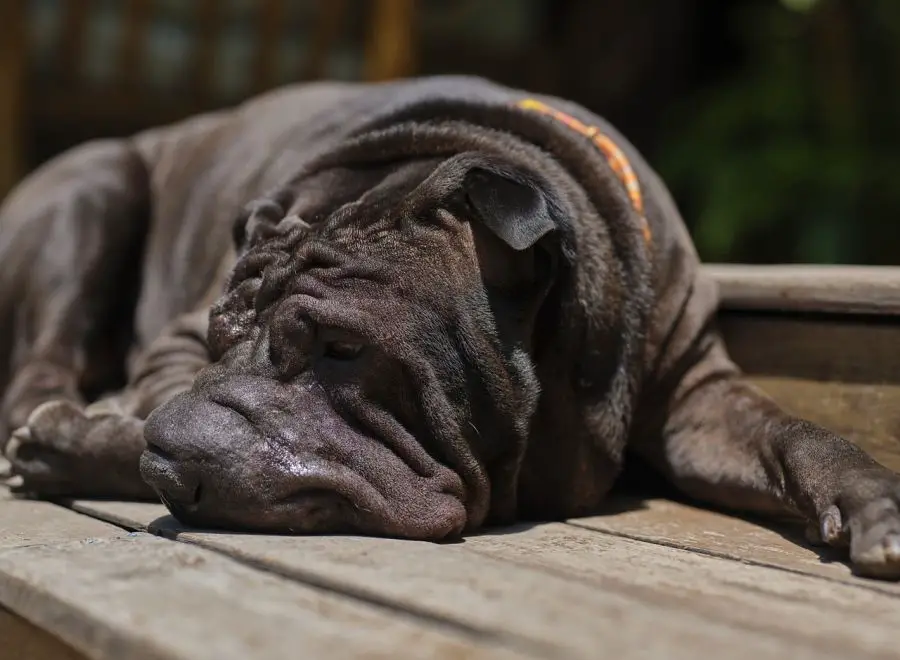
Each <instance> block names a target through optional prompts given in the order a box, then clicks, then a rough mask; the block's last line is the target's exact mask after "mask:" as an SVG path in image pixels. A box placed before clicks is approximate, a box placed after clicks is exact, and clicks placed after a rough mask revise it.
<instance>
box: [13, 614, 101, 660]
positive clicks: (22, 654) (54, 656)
mask: <svg viewBox="0 0 900 660" xmlns="http://www.w3.org/2000/svg"><path fill="white" fill-rule="evenodd" d="M2 649H9V650H12V649H15V655H16V657H18V658H25V659H26V660H87V659H86V658H85V656H83V655H82V654H81V653H79V652H78V651H76V650H75V649H73V648H71V647H70V646H67V645H65V644H63V643H62V642H61V641H59V640H58V639H56V638H55V637H53V636H52V635H48V634H47V633H46V632H44V631H43V630H41V629H40V628H38V627H37V626H34V625H32V624H30V623H29V622H28V621H26V620H25V619H23V618H22V617H20V616H16V615H15V614H13V613H12V612H10V611H9V610H4V609H3V608H0V653H2ZM0 657H3V656H0Z"/></svg>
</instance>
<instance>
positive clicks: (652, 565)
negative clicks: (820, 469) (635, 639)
mask: <svg viewBox="0 0 900 660" xmlns="http://www.w3.org/2000/svg"><path fill="white" fill-rule="evenodd" d="M466 547H467V549H469V550H470V551H472V552H476V553H484V554H487V555H489V556H491V557H497V558H502V559H503V560H505V561H514V562H517V563H519V564H522V565H525V566H529V567H534V568H541V569H544V570H547V571H552V572H554V573H556V574H561V575H566V576H568V577H569V578H570V579H572V580H578V581H580V582H581V583H583V584H588V585H594V586H595V587H596V588H598V589H603V590H609V589H617V588H621V587H620V585H627V586H628V587H629V588H631V589H633V590H635V591H637V590H638V589H643V590H646V593H647V597H648V598H654V599H655V600H656V601H657V602H666V603H667V604H668V605H669V606H670V607H672V608H673V609H676V608H678V607H682V608H685V609H690V610H691V611H693V612H697V613H701V615H702V616H703V617H704V618H705V619H706V620H707V621H708V622H709V623H710V624H712V623H717V624H723V625H729V624H730V625H733V626H735V627H740V628H741V629H744V630H748V631H750V630H752V631H756V633H757V634H759V635H766V636H771V637H774V636H776V635H780V636H782V638H783V639H785V640H790V643H791V644H792V645H794V646H795V648H803V649H804V650H806V651H813V650H814V649H815V650H821V652H823V653H829V654H836V655H838V656H843V657H853V658H860V657H863V656H865V655H871V656H872V657H876V656H880V657H898V654H900V649H898V647H897V638H896V630H897V627H898V626H900V595H897V594H894V595H891V594H887V593H884V592H880V591H875V590H868V589H865V588H860V587H858V586H852V585H847V584H841V583H837V582H831V581H827V580H823V579H820V578H818V577H815V576H810V575H800V574H795V573H789V572H786V571H777V570H771V569H766V568H762V567H759V566H752V565H747V564H742V563H739V562H735V561H730V560H727V559H722V558H717V557H709V556H704V555H701V554H697V553H694V552H689V551H682V550H678V549H675V548H670V547H663V546H660V545H656V544H653V543H644V542H640V541H633V540H631V539H627V538H621V537H614V536H609V535H605V534H600V533H597V532H594V531H591V530H587V529H582V528H578V527H575V526H573V525H563V524H549V525H541V526H536V527H533V528H530V529H523V530H521V531H520V532H518V533H515V534H510V533H506V534H493V535H485V536H481V537H475V538H473V539H471V540H470V541H469V542H467V544H466ZM785 651H787V649H785ZM785 651H782V652H785ZM730 655H731V654H730V653H729V654H728V656H729V657H730ZM792 655H793V651H791V656H792ZM782 657H789V656H787V655H784V656H782Z"/></svg>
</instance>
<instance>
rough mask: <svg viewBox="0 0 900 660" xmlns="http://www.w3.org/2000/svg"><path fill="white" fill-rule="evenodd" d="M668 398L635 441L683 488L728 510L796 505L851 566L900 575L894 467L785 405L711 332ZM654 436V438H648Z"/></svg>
mask: <svg viewBox="0 0 900 660" xmlns="http://www.w3.org/2000/svg"><path fill="white" fill-rule="evenodd" d="M697 346H703V348H704V350H702V355H703V357H702V359H700V360H698V361H696V362H695V363H694V364H693V365H692V366H691V367H690V368H689V369H687V370H686V371H685V373H684V375H683V376H682V377H681V378H680V380H679V383H678V385H677V386H676V387H675V388H674V391H672V390H670V392H672V393H671V395H670V396H668V397H667V400H665V401H659V402H657V403H658V404H661V405H660V409H661V410H664V411H666V413H667V416H666V419H665V421H664V422H663V423H662V433H661V435H660V434H652V435H651V436H645V437H643V438H641V439H636V443H635V448H636V449H637V450H638V451H639V452H640V453H641V454H643V455H644V456H645V457H646V458H647V459H649V460H650V461H651V462H652V463H653V464H655V465H656V466H657V467H658V468H660V469H661V470H662V471H663V472H664V473H665V474H666V475H667V476H668V477H669V478H670V479H671V480H672V482H673V483H674V484H675V485H676V486H677V487H679V488H680V489H681V490H682V491H683V492H685V493H686V494H688V495H689V496H691V497H694V498H697V499H698V500H701V501H705V502H707V503H710V504H714V505H718V506H723V507H726V508H730V509H735V510H743V511H747V512H759V513H776V512H794V513H799V514H800V515H802V516H803V517H805V518H806V520H807V521H809V522H810V523H811V524H813V525H815V526H816V527H817V528H818V530H819V533H820V535H821V540H823V541H825V542H826V543H828V544H831V545H836V546H846V545H848V544H849V548H850V558H851V561H852V563H853V567H854V569H855V570H856V571H857V572H858V573H860V574H865V575H870V576H873V577H883V578H889V579H896V578H900V475H897V474H896V473H894V472H892V471H891V470H889V469H887V468H886V467H884V466H882V465H880V464H879V463H877V462H876V461H875V460H874V459H873V458H872V457H870V456H869V455H868V454H866V453H865V452H864V451H862V450H861V449H860V448H858V447H857V446H856V445H854V444H852V443H850V442H849V441H847V440H845V439H843V438H841V437H839V436H837V435H835V434H834V433H831V432H830V431H827V430H825V429H823V428H820V427H819V426H816V425H815V424H812V423H810V422H808V421H804V420H801V419H797V418H794V417H791V416H789V415H787V414H786V413H784V412H783V411H782V410H781V409H780V408H779V407H778V406H777V405H776V404H775V403H774V402H773V401H772V400H770V399H769V398H768V397H767V396H765V395H764V394H763V393H762V392H761V391H759V390H758V389H756V388H755V387H753V386H752V385H751V384H749V383H747V382H745V381H743V380H742V379H741V376H740V374H739V373H738V372H737V370H736V369H735V368H734V366H733V364H732V363H731V361H730V360H729V358H728V356H727V354H726V351H725V348H724V345H723V343H722V341H721V339H720V338H719V337H718V335H717V334H715V333H712V332H709V333H707V334H706V336H705V337H702V338H701V342H700V343H698V344H697ZM653 438H655V439H653Z"/></svg>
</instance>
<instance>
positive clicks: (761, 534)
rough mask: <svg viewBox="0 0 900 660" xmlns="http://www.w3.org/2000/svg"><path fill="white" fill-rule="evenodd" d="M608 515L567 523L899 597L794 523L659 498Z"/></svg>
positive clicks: (623, 502)
mask: <svg viewBox="0 0 900 660" xmlns="http://www.w3.org/2000/svg"><path fill="white" fill-rule="evenodd" d="M609 511H610V513H605V514H603V515H598V516H589V517H585V518H577V519H573V520H571V521H569V522H570V523H571V524H573V525H577V526H580V527H584V528H587V529H593V530H597V531H601V532H605V533H608V534H615V535H618V536H624V537H627V538H630V539H634V540H639V541H646V542H648V543H656V544H659V545H664V546H669V547H674V548H679V549H682V550H689V551H693V552H698V553H701V554H706V555H713V556H717V557H722V558H726V559H732V560H734V561H739V562H743V563H750V564H756V565H760V566H768V567H772V568H779V569H782V570H785V571H791V572H795V573H796V572H799V573H805V574H807V575H815V576H819V577H822V578H826V579H828V580H829V581H837V582H842V583H845V584H850V585H855V586H858V587H865V588H866V589H874V590H877V591H882V592H884V593H887V594H893V595H896V596H900V583H896V582H880V581H874V580H862V579H860V578H857V577H854V576H853V575H852V574H851V573H850V568H849V566H848V565H847V563H846V557H845V556H844V555H843V554H842V553H841V552H839V551H837V550H834V549H831V548H813V547H811V546H809V545H808V544H807V543H806V541H805V539H804V535H803V530H802V528H800V527H798V526H796V525H789V524H785V523H780V524H779V523H775V522H770V521H765V522H762V521H759V522H757V521H751V520H747V519H742V518H739V517H737V516H734V515H727V514H725V513H719V512H716V511H711V510H708V509H704V508H700V507H694V506H690V505H687V504H683V503H679V502H672V501H670V500H662V499H650V500H640V499H633V498H628V497H617V498H616V500H614V501H612V502H610V504H609Z"/></svg>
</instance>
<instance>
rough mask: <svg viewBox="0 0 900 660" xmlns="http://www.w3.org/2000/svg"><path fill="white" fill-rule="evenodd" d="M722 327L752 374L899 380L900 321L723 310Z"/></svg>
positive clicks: (733, 353)
mask: <svg viewBox="0 0 900 660" xmlns="http://www.w3.org/2000/svg"><path fill="white" fill-rule="evenodd" d="M719 327H720V328H721V330H722V335H723V336H724V338H725V343H726V344H727V346H728V350H729V353H730V354H731V356H732V358H733V359H734V361H735V362H736V363H737V364H738V365H740V367H741V368H742V369H743V370H744V371H745V372H747V373H750V374H754V375H764V376H787V377H791V378H806V379H809V380H820V381H842V382H846V383H897V384H900V351H898V350H897V346H898V345H900V323H895V322H889V321H887V320H882V319H876V318H875V317H869V318H868V320H866V321H865V322H863V321H861V320H860V319H859V318H856V319H853V318H846V317H833V316H832V317H819V318H808V317H807V318H802V317H797V316H789V315H772V314H762V313H750V312H723V313H721V314H720V315H719Z"/></svg>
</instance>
